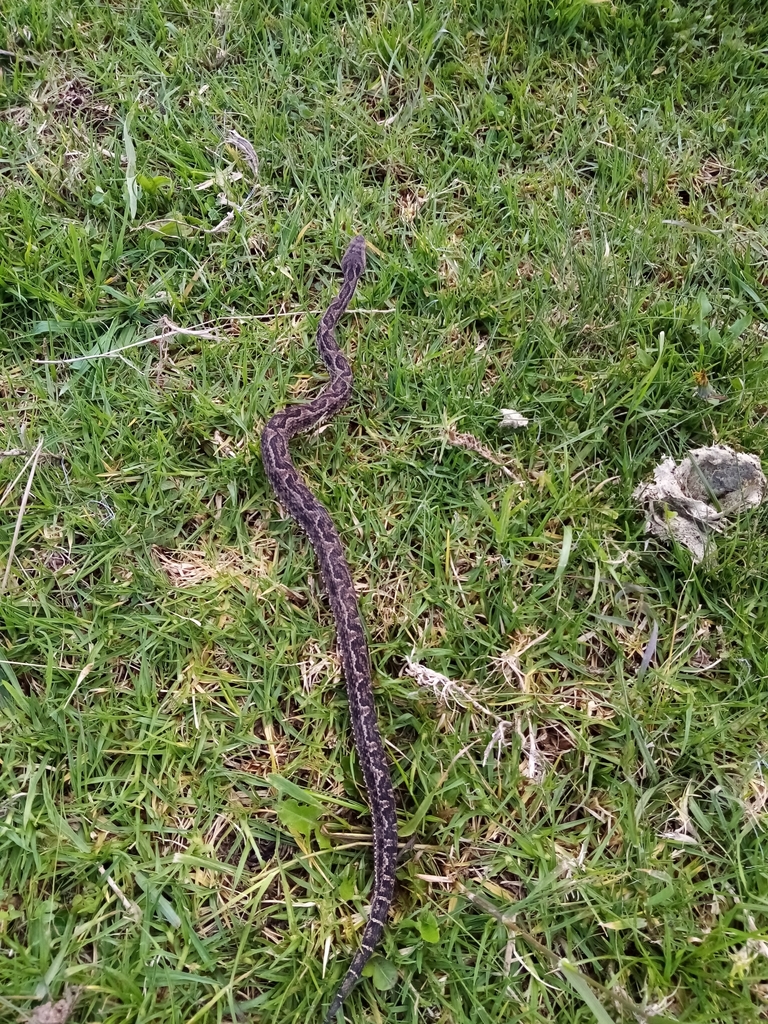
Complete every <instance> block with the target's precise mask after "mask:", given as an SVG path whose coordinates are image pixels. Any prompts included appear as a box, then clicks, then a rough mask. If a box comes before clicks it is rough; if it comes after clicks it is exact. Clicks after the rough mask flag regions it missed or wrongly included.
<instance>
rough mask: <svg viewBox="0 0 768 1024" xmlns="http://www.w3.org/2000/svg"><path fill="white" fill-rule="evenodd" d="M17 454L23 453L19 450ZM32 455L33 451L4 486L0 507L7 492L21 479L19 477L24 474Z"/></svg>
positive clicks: (33, 455) (32, 457) (33, 454)
mask: <svg viewBox="0 0 768 1024" xmlns="http://www.w3.org/2000/svg"><path fill="white" fill-rule="evenodd" d="M19 454H20V455H23V454H24V453H23V452H20V453H19ZM34 457H35V453H34V452H32V454H31V455H30V456H29V457H28V458H27V461H26V462H25V463H24V465H23V466H22V467H21V469H20V470H19V472H18V473H17V474H16V476H15V477H14V478H13V480H11V482H10V483H9V484H8V486H7V487H6V488H5V490H4V491H3V494H2V497H0V508H2V506H3V505H4V504H5V499H6V498H7V497H8V495H9V494H10V493H11V491H12V490H13V489H14V487H15V486H16V484H17V483H18V482H19V480H21V478H22V477H23V476H24V473H25V471H26V469H27V468H28V467H29V464H30V462H31V461H32V459H34Z"/></svg>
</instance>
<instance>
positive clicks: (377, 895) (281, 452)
mask: <svg viewBox="0 0 768 1024" xmlns="http://www.w3.org/2000/svg"><path fill="white" fill-rule="evenodd" d="M365 244H366V243H365V238H364V237H363V236H362V235H356V236H355V237H354V238H353V239H352V241H351V242H350V243H349V246H348V248H347V251H346V252H345V253H344V256H343V258H342V261H341V270H342V275H343V280H342V285H341V288H340V289H339V292H338V294H337V295H336V297H335V298H334V299H333V301H332V302H331V304H330V305H329V306H328V308H327V309H326V311H325V313H324V314H323V316H322V318H321V320H320V324H319V326H318V329H317V336H316V344H317V350H318V352H319V354H320V357H321V358H322V360H323V362H324V363H325V366H326V369H327V371H328V374H329V377H330V380H329V381H328V383H327V384H326V385H325V386H324V387H323V389H322V390H321V392H320V393H319V394H318V395H317V397H316V398H314V399H312V401H310V402H307V403H304V404H302V405H289V406H286V407H285V408H284V409H280V410H279V411H278V412H276V413H274V415H273V416H272V417H271V418H270V419H269V420H268V422H267V424H266V426H265V427H264V431H263V433H262V435H261V456H262V461H263V463H264V471H265V473H266V476H267V479H268V481H269V483H270V486H271V487H272V490H273V491H274V494H275V497H276V498H277V500H278V502H279V504H280V505H281V506H282V507H283V508H284V509H285V510H286V511H287V512H288V514H289V515H290V516H291V518H292V519H293V520H295V522H296V523H297V524H298V526H299V527H300V528H301V529H302V530H303V531H304V533H305V534H306V536H307V538H308V540H309V543H310V544H311V545H312V548H313V549H314V552H315V556H316V557H317V561H318V563H319V565H320V575H321V578H322V581H323V585H324V588H325V591H326V594H327V596H328V601H329V604H330V606H331V612H332V614H333V619H334V623H335V626H336V646H337V650H338V653H339V658H340V661H341V666H342V671H343V674H344V682H345V684H346V690H347V698H348V702H349V711H350V718H351V721H352V733H353V737H354V743H355V749H356V750H357V756H358V760H359V762H360V766H361V769H362V774H363V780H364V782H365V788H366V791H367V793H368V803H369V806H370V811H371V819H372V822H373V860H374V884H373V892H372V895H371V906H370V912H369V914H368V920H367V921H366V925H365V928H364V929H363V936H362V940H361V943H360V946H359V948H358V950H357V952H356V953H355V955H354V957H353V958H352V962H351V963H350V965H349V968H348V970H347V973H346V975H345V976H344V978H343V980H342V982H341V985H340V986H339V988H338V989H337V991H336V994H335V996H334V998H333V1000H332V1002H331V1004H330V1007H329V1009H328V1012H327V1014H326V1017H325V1024H330V1022H331V1021H333V1020H334V1019H335V1018H336V1016H337V1014H338V1011H339V1010H340V1009H341V1007H342V1004H343V1002H344V1000H345V999H346V998H347V996H348V995H349V993H350V992H351V991H352V989H353V988H354V987H355V985H356V984H357V982H358V981H359V979H360V977H361V976H362V971H363V968H364V967H365V965H366V963H367V962H368V960H369V958H370V956H371V954H372V953H373V951H374V949H375V948H376V946H377V945H378V943H379V941H380V939H381V937H382V935H383V932H384V928H385V924H386V920H387V915H388V913H389V908H390V905H391V903H392V895H393V892H394V886H395V867H396V864H397V818H396V813H395V795H394V790H393V787H392V779H391V776H390V771H389V763H388V760H387V755H386V753H385V751H384V744H383V742H382V739H381V733H380V732H379V726H378V721H377V718H376V708H375V704H374V698H373V680H372V674H371V658H370V654H369V652H368V642H367V640H366V633H365V626H364V624H363V619H362V616H361V614H360V607H359V605H358V601H357V594H356V592H355V586H354V583H353V581H352V574H351V572H350V569H349V565H348V563H347V559H346V556H345V554H344V547H343V545H342V542H341V538H340V536H339V533H338V530H337V529H336V527H335V526H334V524H333V520H332V519H331V517H330V515H329V514H328V511H327V509H326V508H325V506H324V505H322V504H321V503H320V501H318V499H317V498H316V497H315V495H314V494H313V493H312V491H311V490H310V489H309V488H308V487H307V485H306V483H305V482H304V480H303V479H302V477H301V476H300V474H299V473H298V471H297V469H296V467H295V466H294V464H293V462H292V460H291V454H290V450H289V447H288V443H289V441H290V440H291V438H293V437H295V436H296V435H297V434H303V433H305V432H306V431H308V430H311V429H312V428H313V427H316V426H318V425H319V424H320V423H322V422H324V421H327V420H329V419H331V418H332V417H333V416H335V415H336V414H337V413H338V412H339V411H340V410H341V409H342V408H343V407H344V406H345V405H346V404H347V401H348V400H349V396H350V393H351V391H352V384H353V376H352V368H351V366H350V364H349V361H348V360H347V358H346V356H345V355H344V353H343V352H342V351H341V349H340V348H339V346H338V344H337V342H336V325H337V324H338V322H339V319H340V318H341V316H342V315H343V313H344V312H345V310H346V308H347V306H348V305H349V302H350V300H351V298H352V296H353V294H354V292H355V288H356V287H357V282H358V281H359V280H360V277H361V276H362V274H363V272H364V271H365Z"/></svg>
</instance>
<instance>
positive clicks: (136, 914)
mask: <svg viewBox="0 0 768 1024" xmlns="http://www.w3.org/2000/svg"><path fill="white" fill-rule="evenodd" d="M99 874H100V875H102V876H103V877H104V879H105V881H106V883H107V885H108V886H109V888H110V889H111V890H112V892H113V893H114V894H115V896H117V898H118V899H119V900H120V902H121V903H122V905H123V909H124V910H125V911H126V912H127V913H128V914H130V915H131V917H132V918H133V919H134V920H138V919H140V918H141V907H140V906H139V905H138V904H137V903H133V902H132V901H131V900H129V899H128V897H127V896H126V895H125V893H124V892H123V890H122V889H121V888H120V886H119V885H118V884H117V882H116V881H115V880H114V879H113V878H112V876H111V875H108V874H107V869H106V868H105V867H104V865H103V864H99Z"/></svg>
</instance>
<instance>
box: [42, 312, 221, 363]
mask: <svg viewBox="0 0 768 1024" xmlns="http://www.w3.org/2000/svg"><path fill="white" fill-rule="evenodd" d="M176 334H183V335H186V336H189V337H192V338H208V339H210V340H211V341H221V340H222V339H221V338H220V337H219V335H217V334H212V333H211V332H210V331H199V330H194V329H193V328H191V327H177V326H176V324H174V323H171V322H170V321H168V329H167V330H165V331H163V333H162V334H154V335H153V336H152V337H151V338H142V339H141V341H132V342H131V343H130V345H123V346H122V347H121V348H111V349H110V350H109V352H89V353H87V354H86V355H82V356H73V357H71V358H69V359H33V360H32V362H33V363H38V364H40V365H41V366H68V365H71V364H72V363H82V362H85V361H86V360H87V359H110V358H112V357H114V356H119V355H120V353H121V352H127V351H128V349H130V348H139V347H140V346H141V345H149V344H151V343H152V342H153V341H165V340H166V339H168V338H169V337H173V336H174V335H176Z"/></svg>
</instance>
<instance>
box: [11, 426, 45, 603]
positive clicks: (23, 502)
mask: <svg viewBox="0 0 768 1024" xmlns="http://www.w3.org/2000/svg"><path fill="white" fill-rule="evenodd" d="M43 440H44V439H43V438H42V437H41V438H40V440H39V441H38V443H37V448H35V450H34V452H33V453H32V458H31V460H30V462H31V465H30V469H29V478H28V479H27V485H26V487H25V488H24V493H23V494H22V496H21V505H20V506H19V514H18V515H17V516H16V528H15V529H14V531H13V537H12V539H11V548H10V550H9V552H8V561H7V562H6V563H5V573H4V575H3V581H2V583H0V593H3V591H4V590H5V588H6V587H7V586H8V578H9V576H10V575H11V565H12V564H13V554H14V552H15V550H16V543H17V542H18V539H19V533H20V532H21V521H22V519H23V518H24V512H25V510H26V507H27V501H28V500H29V492H30V491H31V490H32V481H33V480H34V479H35V470H36V469H37V462H38V459H39V458H40V452H41V451H42V450H43Z"/></svg>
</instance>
